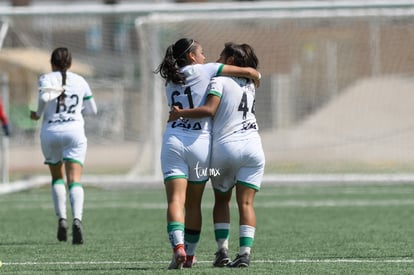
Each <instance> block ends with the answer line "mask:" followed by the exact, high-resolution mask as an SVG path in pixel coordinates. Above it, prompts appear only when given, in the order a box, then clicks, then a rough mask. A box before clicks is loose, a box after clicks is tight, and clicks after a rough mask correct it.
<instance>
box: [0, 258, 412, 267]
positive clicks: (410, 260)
mask: <svg viewBox="0 0 414 275" xmlns="http://www.w3.org/2000/svg"><path fill="white" fill-rule="evenodd" d="M167 263H169V261H74V262H69V261H67V262H3V265H4V266H42V265H140V264H141V265H142V264H167ZM197 263H198V264H211V261H197ZM252 263H257V264H286V263H287V264H289V263H292V264H295V263H299V264H300V263H305V264H306V263H322V264H323V263H361V264H364V263H389V264H393V263H396V264H400V263H408V264H411V263H414V259H387V258H384V259H358V258H355V259H342V258H337V259H284V260H283V259H281V260H277V259H276V260H253V261H252Z"/></svg>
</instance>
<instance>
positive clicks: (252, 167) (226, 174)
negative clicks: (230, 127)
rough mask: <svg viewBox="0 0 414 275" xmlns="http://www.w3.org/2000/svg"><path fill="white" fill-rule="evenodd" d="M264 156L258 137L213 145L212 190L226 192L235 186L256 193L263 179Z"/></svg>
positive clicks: (211, 164) (211, 165)
mask: <svg viewBox="0 0 414 275" xmlns="http://www.w3.org/2000/svg"><path fill="white" fill-rule="evenodd" d="M264 166H265V155H264V152H263V148H262V142H261V140H260V136H259V135H257V136H255V137H253V138H249V139H245V140H237V141H227V142H224V143H213V146H212V152H211V163H210V170H211V171H215V172H214V173H213V175H211V182H212V185H213V188H214V189H215V190H217V191H220V192H227V191H229V190H230V189H231V188H233V186H234V185H235V184H236V183H237V184H243V185H245V186H247V187H250V188H253V189H255V190H257V191H259V190H260V186H261V183H262V179H263V174H264Z"/></svg>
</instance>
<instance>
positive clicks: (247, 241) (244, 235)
mask: <svg viewBox="0 0 414 275" xmlns="http://www.w3.org/2000/svg"><path fill="white" fill-rule="evenodd" d="M255 231H256V228H255V227H253V226H250V225H240V228H239V234H240V238H239V245H240V248H239V255H243V254H249V255H250V251H251V249H252V246H253V241H254V234H255Z"/></svg>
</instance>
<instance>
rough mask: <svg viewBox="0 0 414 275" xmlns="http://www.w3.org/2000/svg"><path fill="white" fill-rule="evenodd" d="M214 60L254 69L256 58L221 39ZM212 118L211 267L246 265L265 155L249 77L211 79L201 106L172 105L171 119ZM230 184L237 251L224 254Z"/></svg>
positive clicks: (248, 50) (247, 49) (245, 48)
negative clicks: (235, 207)
mask: <svg viewBox="0 0 414 275" xmlns="http://www.w3.org/2000/svg"><path fill="white" fill-rule="evenodd" d="M218 62H222V63H225V64H233V65H237V66H244V67H252V68H257V65H258V59H257V57H256V55H255V53H254V51H253V49H252V48H251V47H250V46H249V45H247V44H241V45H239V44H234V43H226V44H225V48H224V50H223V51H222V53H221V55H220V59H219V60H218ZM209 116H214V118H213V128H212V136H213V139H212V149H211V150H212V152H211V164H210V165H211V166H210V167H211V169H216V170H217V171H219V173H217V175H215V176H212V177H211V181H212V185H213V188H214V195H215V204H214V209H213V220H214V230H215V238H216V241H217V246H218V250H217V252H216V259H215V261H214V262H213V265H214V266H217V267H222V266H229V267H248V266H249V264H250V252H251V248H252V246H253V240H254V236H255V230H256V214H255V211H254V208H253V201H254V197H255V194H256V192H257V191H259V190H260V186H261V181H262V178H263V173H264V165H265V156H264V152H263V148H262V144H261V139H260V136H259V133H258V125H257V122H256V117H255V86H254V83H252V82H251V81H250V80H249V79H246V78H240V77H232V78H230V77H222V76H220V77H215V78H213V79H212V81H211V83H210V87H209V91H208V98H207V101H206V104H205V105H204V106H201V107H199V108H194V109H180V108H178V107H173V110H172V112H171V113H170V118H169V120H170V121H174V120H175V119H179V118H180V117H183V118H192V119H195V118H199V117H209ZM234 186H235V189H236V200H237V205H238V209H239V252H238V254H237V256H236V258H235V260H233V261H232V262H229V261H230V259H229V257H228V249H229V247H228V239H229V230H230V207H229V204H230V199H231V196H232V190H233V187H234Z"/></svg>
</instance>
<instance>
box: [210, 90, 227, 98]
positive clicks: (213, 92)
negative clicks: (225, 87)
mask: <svg viewBox="0 0 414 275" xmlns="http://www.w3.org/2000/svg"><path fill="white" fill-rule="evenodd" d="M208 94H209V95H215V96H218V97H219V98H221V97H222V96H223V94H222V93H219V92H217V91H215V90H210V91H208Z"/></svg>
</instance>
